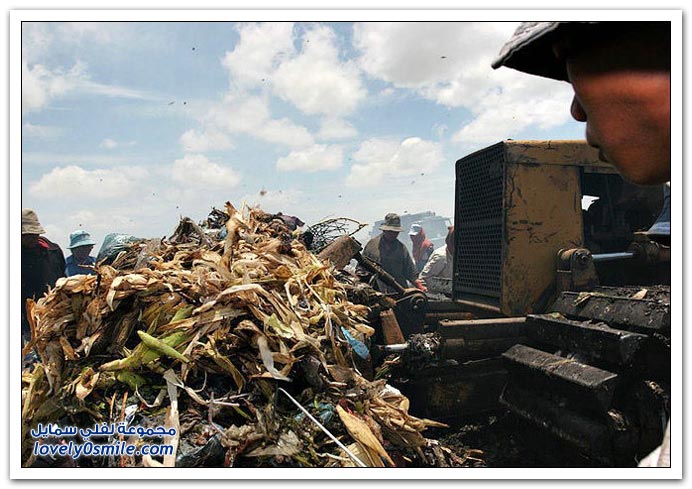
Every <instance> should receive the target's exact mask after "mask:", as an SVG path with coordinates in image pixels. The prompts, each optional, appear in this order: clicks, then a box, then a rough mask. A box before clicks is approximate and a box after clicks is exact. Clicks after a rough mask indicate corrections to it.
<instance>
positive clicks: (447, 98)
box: [354, 22, 570, 144]
mask: <svg viewBox="0 0 692 489" xmlns="http://www.w3.org/2000/svg"><path fill="white" fill-rule="evenodd" d="M515 27H516V24H515V23H506V22H499V23H498V22H494V23H483V22H461V23H372V22H367V23H361V24H357V25H356V26H355V27H354V45H355V46H356V47H357V48H358V49H359V50H360V52H361V57H360V59H359V62H360V65H361V67H362V68H363V70H364V71H366V72H367V73H368V74H369V75H370V76H372V77H374V78H376V79H380V80H384V81H386V82H389V83H391V84H392V85H393V86H395V87H399V88H408V89H412V90H414V91H416V92H417V93H418V94H419V95H421V96H423V97H425V98H427V99H429V100H431V101H434V102H436V103H438V104H441V105H444V106H447V107H455V108H456V107H464V108H466V109H468V110H469V111H470V112H471V114H472V115H473V120H471V121H470V122H469V123H467V124H466V125H465V126H464V127H462V128H461V129H459V130H456V132H455V133H454V135H453V140H454V141H455V142H473V143H479V144H480V143H485V142H494V141H497V140H499V139H506V138H511V137H516V135H517V133H519V132H520V131H522V130H523V129H525V128H527V127H528V126H530V125H533V124H539V126H540V127H541V128H542V129H547V128H551V127H556V126H559V125H561V124H564V123H566V122H567V121H568V120H569V113H568V111H567V110H565V107H566V106H568V105H567V104H568V103H569V98H570V89H569V86H568V85H567V84H560V83H557V82H555V81H553V80H546V79H542V78H539V77H532V76H528V75H525V74H521V73H518V72H516V71H514V70H509V69H507V68H501V69H499V70H493V69H491V68H490V63H491V61H492V59H493V58H494V57H495V56H496V55H497V53H498V51H499V49H500V47H501V46H502V45H503V43H504V42H505V41H506V40H507V39H508V38H509V37H510V35H511V34H512V32H513V31H514V29H515Z"/></svg>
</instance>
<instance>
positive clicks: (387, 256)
mask: <svg viewBox="0 0 692 489" xmlns="http://www.w3.org/2000/svg"><path fill="white" fill-rule="evenodd" d="M380 231H382V233H381V234H379V235H378V236H375V237H374V238H372V239H371V240H370V241H368V243H367V244H366V245H365V249H364V250H363V256H364V257H366V258H369V259H371V260H373V261H374V262H377V263H379V264H380V265H381V266H382V268H384V269H385V271H386V272H387V273H389V274H390V275H391V276H392V277H394V279H395V280H396V281H397V282H398V283H399V284H400V285H401V286H403V287H407V286H408V282H410V283H411V284H413V285H415V284H416V279H417V277H418V273H417V272H416V267H415V265H414V263H413V260H412V259H411V255H410V253H409V252H408V250H407V249H406V247H405V246H404V245H403V243H402V242H401V241H399V240H398V239H397V237H398V236H399V233H400V232H401V231H402V227H401V218H400V217H399V215H398V214H395V213H393V212H391V213H389V214H387V215H386V216H384V222H383V223H382V224H381V225H380ZM377 285H378V289H379V290H380V292H383V293H391V292H396V291H395V290H394V289H392V288H391V287H389V286H388V285H386V284H385V283H383V282H382V281H380V280H378V281H377Z"/></svg>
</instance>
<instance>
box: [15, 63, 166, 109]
mask: <svg viewBox="0 0 692 489" xmlns="http://www.w3.org/2000/svg"><path fill="white" fill-rule="evenodd" d="M69 92H84V93H94V94H97V95H104V96H107V97H119V98H134V99H152V98H153V96H152V95H149V94H146V93H144V92H141V91H139V90H133V89H130V88H126V87H119V86H115V85H107V84H103V83H97V82H94V81H92V80H90V79H89V75H88V73H87V69H86V65H85V64H84V63H81V62H77V63H75V64H74V65H73V66H72V67H71V68H70V69H69V70H65V69H55V70H51V69H48V68H47V67H46V66H44V65H42V64H34V65H32V66H29V64H28V63H27V62H26V60H23V61H22V114H25V113H28V112H32V111H37V110H40V109H42V108H44V107H45V106H46V105H48V104H49V103H50V102H51V100H53V99H54V98H57V97H61V96H65V95H67V94H68V93H69Z"/></svg>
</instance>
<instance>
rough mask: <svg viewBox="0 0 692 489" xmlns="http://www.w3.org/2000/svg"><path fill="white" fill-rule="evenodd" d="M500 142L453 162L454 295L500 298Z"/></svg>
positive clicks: (501, 153) (501, 180)
mask: <svg viewBox="0 0 692 489" xmlns="http://www.w3.org/2000/svg"><path fill="white" fill-rule="evenodd" d="M503 161H504V147H503V146H502V144H497V145H495V146H491V147H489V148H487V149H486V150H483V151H479V152H477V153H474V154H472V155H470V156H467V157H466V158H463V159H461V160H459V161H457V165H456V209H455V220H456V223H455V238H456V244H455V255H454V284H453V287H454V289H453V290H454V292H453V293H454V298H455V299H456V298H459V296H460V295H462V294H475V295H481V296H488V297H492V298H498V299H499V297H500V290H501V289H500V287H501V269H502V268H501V267H502V194H503V168H504V165H503Z"/></svg>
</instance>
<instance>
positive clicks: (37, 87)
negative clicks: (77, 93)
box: [22, 61, 84, 113]
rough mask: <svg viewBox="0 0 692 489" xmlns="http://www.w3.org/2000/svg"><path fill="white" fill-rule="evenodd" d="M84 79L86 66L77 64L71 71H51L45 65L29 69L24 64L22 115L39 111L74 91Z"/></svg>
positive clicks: (23, 63)
mask: <svg viewBox="0 0 692 489" xmlns="http://www.w3.org/2000/svg"><path fill="white" fill-rule="evenodd" d="M83 77H84V66H83V65H82V64H80V63H76V64H75V65H74V66H73V67H72V68H71V69H70V70H68V71H62V70H55V71H51V70H49V69H48V68H46V67H45V66H43V65H40V64H36V65H33V66H31V67H29V65H28V63H27V62H26V61H23V62H22V113H26V112H30V111H34V110H39V109H41V108H43V107H44V106H45V105H46V104H48V102H49V101H50V100H51V99H52V98H54V97H58V96H61V95H64V94H65V93H67V92H69V91H71V90H74V89H75V88H76V86H77V85H78V84H79V82H80V80H81V79H83Z"/></svg>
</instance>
